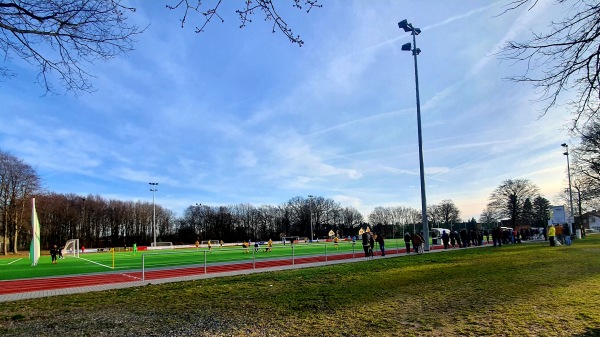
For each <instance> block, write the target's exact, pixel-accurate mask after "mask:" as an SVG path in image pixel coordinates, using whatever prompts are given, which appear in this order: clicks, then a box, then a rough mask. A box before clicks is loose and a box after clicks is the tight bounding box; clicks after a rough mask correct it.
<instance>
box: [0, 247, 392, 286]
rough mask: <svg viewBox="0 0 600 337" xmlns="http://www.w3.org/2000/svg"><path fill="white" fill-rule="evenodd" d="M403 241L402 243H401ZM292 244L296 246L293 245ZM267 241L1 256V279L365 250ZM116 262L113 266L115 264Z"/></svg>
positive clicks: (358, 254)
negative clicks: (57, 256)
mask: <svg viewBox="0 0 600 337" xmlns="http://www.w3.org/2000/svg"><path fill="white" fill-rule="evenodd" d="M403 244H404V241H401V240H387V242H386V245H387V249H388V250H390V249H397V248H402V247H403ZM398 245H400V246H398ZM292 247H293V248H292ZM265 248H266V245H262V246H261V247H260V250H259V252H257V253H255V252H254V247H250V248H248V250H247V252H246V250H245V249H243V248H241V247H231V246H226V247H223V248H220V247H213V249H212V251H210V252H208V251H207V248H200V249H196V248H191V249H176V250H171V249H169V250H158V251H138V252H137V253H136V254H135V255H134V254H133V252H131V251H129V252H115V253H114V255H113V253H112V252H101V253H85V254H80V258H79V259H78V258H74V257H72V256H68V255H65V259H62V260H59V261H58V264H56V265H55V264H52V262H51V259H50V256H49V255H43V256H42V257H41V258H40V260H39V262H38V265H37V266H35V267H32V266H31V260H29V258H28V256H27V255H23V256H18V257H8V258H0V280H15V279H22V278H33V277H49V276H63V275H75V274H89V273H99V272H109V271H119V272H124V271H132V270H141V269H142V259H143V260H144V265H145V268H146V269H151V268H165V267H177V266H178V267H183V266H190V265H204V263H205V259H206V263H207V264H217V263H228V262H243V261H252V260H253V259H256V260H260V259H267V258H291V257H292V255H293V256H295V257H302V256H310V255H325V254H340V253H349V252H352V251H354V252H355V253H356V256H357V257H358V256H361V254H363V251H362V246H361V244H360V243H357V244H356V245H352V243H351V242H346V241H343V242H340V243H339V245H338V248H337V249H336V248H335V247H334V244H333V243H310V244H305V243H301V244H294V245H293V246H292V245H290V244H287V245H282V244H276V245H273V249H272V250H271V251H270V252H268V253H267V252H265ZM113 266H114V268H113Z"/></svg>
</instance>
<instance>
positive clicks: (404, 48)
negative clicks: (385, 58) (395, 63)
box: [402, 42, 412, 51]
mask: <svg viewBox="0 0 600 337" xmlns="http://www.w3.org/2000/svg"><path fill="white" fill-rule="evenodd" d="M411 49H412V45H411V44H410V42H408V43H405V44H403V45H402V50H403V51H411Z"/></svg>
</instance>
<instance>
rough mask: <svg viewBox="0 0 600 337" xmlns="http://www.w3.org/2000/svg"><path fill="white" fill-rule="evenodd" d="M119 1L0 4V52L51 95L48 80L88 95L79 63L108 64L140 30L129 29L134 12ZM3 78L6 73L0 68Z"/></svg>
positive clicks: (129, 46)
mask: <svg viewBox="0 0 600 337" xmlns="http://www.w3.org/2000/svg"><path fill="white" fill-rule="evenodd" d="M120 2H121V1H120V0H112V1H108V0H88V1H75V0H57V1H44V0H31V1H16V0H12V1H0V49H1V50H2V51H3V52H4V59H5V60H10V59H11V58H13V57H18V58H21V59H23V60H25V61H27V62H29V63H30V64H31V65H33V66H34V67H36V68H37V69H38V78H37V79H38V83H39V84H40V85H41V86H42V87H43V88H44V89H45V90H46V91H47V92H49V91H53V86H52V82H53V81H52V79H51V77H52V76H54V75H56V76H57V77H58V78H59V81H60V83H61V85H62V86H64V87H65V88H66V89H67V90H72V91H75V92H78V91H84V92H89V91H91V90H92V85H91V83H90V77H91V74H90V73H89V72H88V71H87V70H86V69H85V68H84V66H83V63H88V64H92V63H93V62H94V61H95V60H98V59H100V60H108V59H110V58H113V57H115V56H117V55H119V54H122V53H125V52H127V51H130V50H132V49H133V43H134V40H133V38H134V37H135V35H137V34H139V33H141V32H143V29H140V28H138V27H137V26H135V25H130V24H128V21H127V17H126V13H127V12H133V11H135V9H134V8H131V7H126V6H124V5H122V4H121V3H120ZM1 69H2V72H3V73H4V74H9V73H10V70H9V69H8V68H7V67H6V66H4V67H2V68H1Z"/></svg>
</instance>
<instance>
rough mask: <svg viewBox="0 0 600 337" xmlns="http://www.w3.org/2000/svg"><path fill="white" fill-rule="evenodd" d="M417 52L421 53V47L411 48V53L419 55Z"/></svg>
mask: <svg viewBox="0 0 600 337" xmlns="http://www.w3.org/2000/svg"><path fill="white" fill-rule="evenodd" d="M419 54H421V49H420V48H417V49H415V50H413V55H419Z"/></svg>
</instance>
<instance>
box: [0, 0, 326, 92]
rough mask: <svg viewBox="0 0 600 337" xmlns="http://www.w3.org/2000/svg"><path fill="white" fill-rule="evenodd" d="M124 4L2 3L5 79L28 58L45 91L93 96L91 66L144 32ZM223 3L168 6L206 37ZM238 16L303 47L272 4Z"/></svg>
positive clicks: (306, 6) (306, 5)
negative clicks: (195, 22) (194, 20)
mask: <svg viewBox="0 0 600 337" xmlns="http://www.w3.org/2000/svg"><path fill="white" fill-rule="evenodd" d="M291 1H292V6H293V7H294V8H297V9H299V10H305V11H306V12H307V13H308V12H310V11H311V9H313V8H315V7H321V5H319V4H317V1H318V0H291ZM122 2H123V1H122V0H86V1H79V0H55V1H46V0H29V1H19V0H0V50H1V52H2V53H3V54H4V57H3V58H4V65H2V66H0V77H4V78H9V77H14V76H15V75H16V73H15V72H14V71H13V70H12V69H11V68H10V67H9V65H8V62H10V60H11V59H13V58H17V59H23V60H25V61H27V62H28V63H29V64H31V65H32V66H34V67H35V68H37V71H38V75H37V82H38V83H39V84H40V85H41V86H42V87H43V88H44V90H45V91H46V92H55V91H56V90H55V88H54V85H53V83H54V82H55V81H56V80H58V82H59V83H60V85H61V86H62V87H64V88H65V89H66V90H67V91H72V92H75V93H80V92H91V91H93V86H92V83H91V79H92V78H93V75H92V74H91V73H90V72H89V71H88V69H87V67H86V65H87V66H90V65H92V64H93V63H94V62H95V61H97V60H104V61H106V60H109V59H111V58H114V57H116V56H118V55H120V54H124V53H126V52H129V51H131V50H133V45H134V43H135V40H134V39H135V36H136V35H137V34H141V33H142V32H144V30H145V28H140V27H138V26H136V25H134V24H131V23H130V21H129V19H128V17H127V14H128V13H133V12H135V11H136V9H135V8H134V7H131V6H127V5H124V4H122ZM222 3H223V1H222V0H215V1H213V2H212V3H210V2H208V4H206V3H205V2H204V1H200V0H196V1H192V0H176V1H174V3H173V2H172V4H171V5H166V7H167V8H168V9H170V10H179V11H182V16H181V26H182V27H184V25H185V24H186V21H187V19H188V16H191V15H192V14H198V15H200V16H201V17H203V19H200V22H201V25H200V26H199V27H196V32H198V33H200V32H203V31H204V29H205V28H206V26H207V25H208V24H209V23H210V22H211V21H212V20H213V19H215V18H218V19H220V20H221V21H222V22H223V21H224V19H223V17H222V16H221V15H220V14H219V10H220V8H221V5H222ZM235 12H236V14H237V15H238V16H239V20H240V22H241V25H240V28H243V27H245V26H246V25H248V24H249V23H251V22H252V18H253V16H255V15H257V13H262V14H263V16H264V20H265V21H271V22H273V29H272V31H273V33H274V32H275V31H276V30H279V31H281V32H282V33H283V34H284V35H285V36H286V37H287V38H288V39H289V40H290V41H291V42H292V43H296V44H298V45H299V46H302V45H303V44H304V41H302V39H300V36H299V35H295V34H294V33H293V32H292V29H291V28H290V27H289V26H288V24H287V23H286V22H285V20H283V18H282V17H281V16H280V15H279V13H278V11H277V9H276V6H275V3H274V2H273V1H271V0H246V1H244V2H243V5H242V7H241V8H239V9H237V10H236V11H235Z"/></svg>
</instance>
